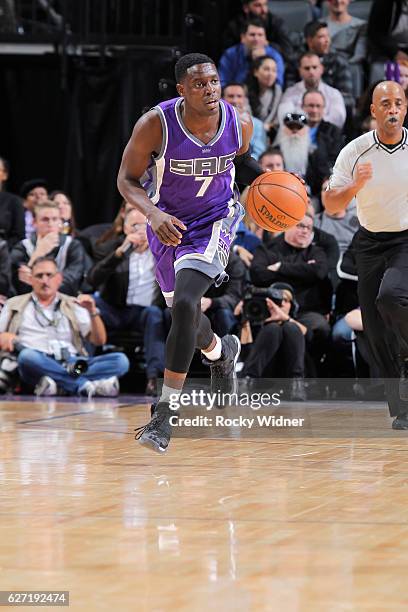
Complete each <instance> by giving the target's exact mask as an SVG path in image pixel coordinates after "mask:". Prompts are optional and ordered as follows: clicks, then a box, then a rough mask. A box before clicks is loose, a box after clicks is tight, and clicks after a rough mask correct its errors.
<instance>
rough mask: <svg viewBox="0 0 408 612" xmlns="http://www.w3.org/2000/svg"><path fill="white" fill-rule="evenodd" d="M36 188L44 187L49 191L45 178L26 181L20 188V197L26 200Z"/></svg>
mask: <svg viewBox="0 0 408 612" xmlns="http://www.w3.org/2000/svg"><path fill="white" fill-rule="evenodd" d="M36 187H44V189H47V191H48V183H47V181H46V180H45V179H43V178H36V179H30V180H29V181H25V183H23V184H22V185H21V187H20V195H21V197H22V198H26V197H27V195H28V194H29V193H30V191H32V190H33V189H35V188H36Z"/></svg>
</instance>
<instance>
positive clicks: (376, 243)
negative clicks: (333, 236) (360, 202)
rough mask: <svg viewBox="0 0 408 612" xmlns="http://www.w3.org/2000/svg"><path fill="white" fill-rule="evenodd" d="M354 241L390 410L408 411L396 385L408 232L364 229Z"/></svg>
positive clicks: (405, 323)
mask: <svg viewBox="0 0 408 612" xmlns="http://www.w3.org/2000/svg"><path fill="white" fill-rule="evenodd" d="M354 245H355V253H356V261H357V273H358V296H359V303H360V306H361V313H362V318H363V327H364V331H365V333H366V334H367V338H368V342H369V346H370V350H371V352H372V355H373V358H374V360H375V361H376V363H377V365H378V367H379V370H380V374H381V376H383V377H384V379H385V389H386V395H387V400H388V405H389V409H390V414H391V416H397V415H398V414H403V413H406V412H408V402H403V401H402V400H400V398H399V387H398V380H399V377H400V368H401V360H402V359H404V358H408V230H405V231H403V232H369V231H368V230H366V229H365V228H360V229H359V230H358V232H357V235H356V237H355V239H354ZM391 379H393V380H391Z"/></svg>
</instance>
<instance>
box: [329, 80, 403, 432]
mask: <svg viewBox="0 0 408 612" xmlns="http://www.w3.org/2000/svg"><path fill="white" fill-rule="evenodd" d="M406 113H407V101H406V98H405V93H404V90H403V89H402V87H401V85H399V84H398V83H395V82H394V81H384V82H382V83H379V85H377V87H376V88H375V89H374V92H373V99H372V104H371V115H372V116H373V117H374V118H375V119H376V120H377V129H376V130H375V131H373V132H368V133H367V134H363V135H362V136H360V137H359V138H356V139H355V140H353V141H352V142H350V143H349V144H348V145H347V146H346V147H344V149H343V150H342V151H341V152H340V154H339V156H338V158H337V161H336V164H335V166H334V169H333V175H332V177H331V178H330V183H329V186H328V191H327V192H326V193H325V194H324V200H325V208H326V209H327V211H328V212H329V213H336V212H340V211H343V210H344V209H346V208H347V205H348V204H349V203H350V202H351V200H352V199H353V198H354V197H356V200H357V215H358V218H359V221H360V224H361V228H360V229H359V230H358V232H357V235H356V239H355V245H356V257H357V272H358V295H359V302H360V306H361V311H362V317H363V326H364V331H365V332H366V334H367V337H368V341H369V345H370V348H371V351H372V353H373V357H374V359H375V361H376V362H377V365H378V366H379V368H380V372H381V375H382V376H383V377H384V378H385V388H386V395H387V400H388V405H389V409H390V415H391V416H392V417H395V418H394V420H393V423H392V427H393V429H408V403H407V402H408V131H407V130H406V129H405V128H404V127H403V125H402V124H403V122H404V118H405V115H406ZM398 378H399V385H398V384H396V381H395V379H398ZM393 379H394V380H393Z"/></svg>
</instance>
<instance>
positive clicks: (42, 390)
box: [34, 376, 58, 397]
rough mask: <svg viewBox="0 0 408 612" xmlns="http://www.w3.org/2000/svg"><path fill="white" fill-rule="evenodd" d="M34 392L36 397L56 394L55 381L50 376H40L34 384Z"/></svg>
mask: <svg viewBox="0 0 408 612" xmlns="http://www.w3.org/2000/svg"><path fill="white" fill-rule="evenodd" d="M34 393H35V395H37V396H38V397H40V396H44V397H48V396H51V395H58V389H57V383H56V382H55V380H54V379H53V378H51V377H50V376H42V377H41V378H40V380H39V381H38V383H37V384H36V386H35V389H34Z"/></svg>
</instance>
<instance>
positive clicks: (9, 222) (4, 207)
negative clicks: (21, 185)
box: [0, 157, 24, 251]
mask: <svg viewBox="0 0 408 612" xmlns="http://www.w3.org/2000/svg"><path fill="white" fill-rule="evenodd" d="M9 170H10V167H9V163H8V161H7V160H6V159H5V158H4V157H0V236H1V238H4V240H6V241H7V245H8V248H9V250H10V251H11V249H12V247H13V246H14V245H15V244H16V242H18V241H19V240H22V239H23V238H24V208H23V203H22V201H21V200H20V198H19V197H17V196H16V195H14V193H9V192H8V191H5V189H4V187H5V184H6V182H7V180H8V177H9Z"/></svg>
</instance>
